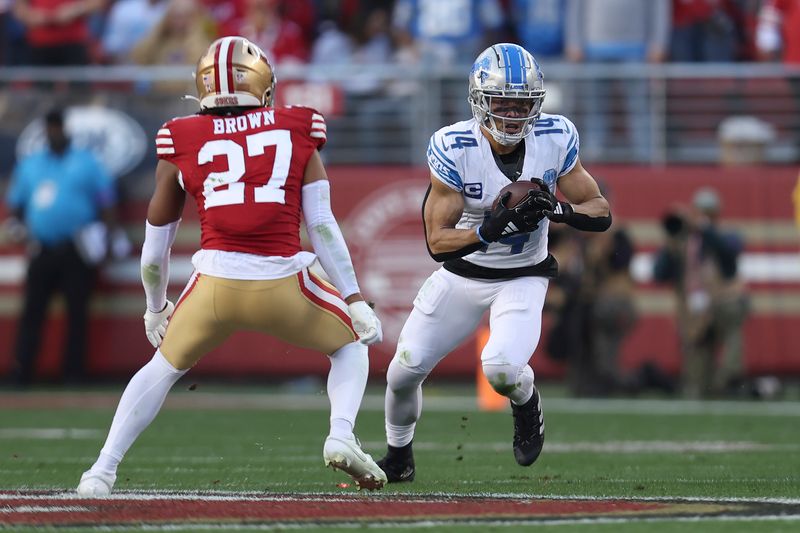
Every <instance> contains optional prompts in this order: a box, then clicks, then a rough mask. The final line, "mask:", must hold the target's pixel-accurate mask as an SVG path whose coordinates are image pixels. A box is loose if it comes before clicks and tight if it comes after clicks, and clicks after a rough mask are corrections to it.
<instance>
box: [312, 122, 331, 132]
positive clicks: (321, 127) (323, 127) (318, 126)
mask: <svg viewBox="0 0 800 533" xmlns="http://www.w3.org/2000/svg"><path fill="white" fill-rule="evenodd" d="M311 129H312V130H322V131H328V126H327V125H326V124H325V123H324V122H312V123H311Z"/></svg>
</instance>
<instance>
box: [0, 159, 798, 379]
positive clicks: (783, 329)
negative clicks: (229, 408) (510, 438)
mask: <svg viewBox="0 0 800 533" xmlns="http://www.w3.org/2000/svg"><path fill="white" fill-rule="evenodd" d="M591 171H592V173H593V174H594V175H595V176H596V177H598V178H600V179H602V181H603V182H605V183H606V184H607V185H608V187H609V190H610V197H611V203H612V210H613V213H614V223H615V224H623V225H625V226H626V228H628V229H629V230H630V231H631V233H632V234H633V235H634V238H635V242H636V246H637V253H639V254H640V255H641V257H643V258H644V257H646V256H647V255H648V254H649V253H651V252H652V251H654V250H655V249H656V248H657V246H658V245H659V243H660V235H661V233H660V226H659V220H660V217H661V215H662V214H663V213H664V212H665V211H666V210H667V209H669V208H670V207H671V206H673V205H674V204H676V203H688V202H689V201H690V199H691V197H692V194H693V193H694V191H695V190H697V189H698V188H699V187H701V186H703V185H711V186H713V187H715V188H716V189H717V190H718V191H719V192H720V196H721V198H722V201H723V205H724V220H726V221H730V223H731V224H733V225H735V226H737V227H738V228H739V229H740V230H742V231H743V233H744V234H745V235H746V250H745V254H749V257H750V258H751V259H752V260H753V263H752V264H753V265H755V266H754V268H751V269H750V279H748V288H749V290H750V292H751V295H752V296H753V299H754V303H755V305H754V312H753V314H752V315H751V317H750V318H749V319H748V322H747V325H746V330H745V350H746V357H747V364H748V368H749V370H750V372H751V373H752V374H763V373H775V374H787V373H788V374H800V272H793V271H791V270H792V269H791V268H790V269H789V271H788V272H787V269H786V268H783V269H779V268H778V267H777V266H776V267H775V272H774V275H773V273H771V272H770V267H769V265H770V262H771V261H773V259H774V258H779V259H781V260H783V261H784V264H788V265H789V266H790V267H791V266H792V265H796V264H798V263H797V262H796V259H797V255H796V254H797V251H798V250H797V244H798V238H797V232H796V229H795V227H794V216H795V207H794V205H793V203H792V195H793V190H794V187H795V184H796V182H797V171H796V169H794V168H786V167H758V168H731V169H728V168H718V167H664V168H653V167H630V166H625V167H614V166H599V165H598V166H592V167H591ZM329 173H330V176H331V182H332V184H333V200H334V212H335V213H336V215H337V218H338V219H339V221H340V224H341V225H342V228H343V231H344V233H345V235H346V237H347V239H348V242H349V243H350V245H351V251H352V254H353V258H354V262H355V264H356V269H357V271H358V272H359V275H360V283H361V286H362V290H363V292H364V293H365V294H366V295H367V296H368V297H369V298H370V299H373V300H374V301H375V302H376V304H377V308H378V311H379V313H380V316H381V319H382V320H383V323H384V328H385V331H386V340H385V342H384V343H383V344H382V345H380V346H377V347H374V348H373V349H372V350H371V364H372V374H371V375H372V377H373V379H376V380H380V379H382V375H383V374H384V373H385V369H386V367H387V365H388V362H389V360H390V358H391V355H392V353H393V350H394V346H395V341H396V339H397V335H398V333H399V331H400V328H401V327H402V324H403V321H404V319H405V317H406V316H407V314H408V312H409V309H410V305H411V302H412V300H413V298H414V295H415V293H416V290H417V288H418V287H419V286H420V284H421V283H422V281H423V280H424V279H425V277H426V276H427V275H428V274H429V273H430V272H431V271H433V270H434V269H435V268H437V265H436V264H435V263H434V262H433V261H432V260H431V259H430V258H429V257H428V255H427V252H426V249H425V245H424V243H423V240H422V239H423V236H422V227H421V219H420V204H421V198H422V195H423V194H424V192H425V189H426V187H427V170H426V169H424V168H411V167H333V168H331V169H329ZM144 211H145V203H143V202H142V203H138V204H135V205H129V206H126V208H125V213H124V215H125V219H126V221H127V222H128V223H129V224H130V228H131V229H132V233H134V232H138V231H139V230H140V228H141V225H142V220H143V218H144ZM197 230H198V228H197V216H196V213H195V212H194V207H193V204H191V202H187V209H186V213H185V216H184V221H183V224H182V235H184V237H183V238H181V236H179V239H178V241H177V242H176V246H175V248H174V249H173V264H174V265H183V269H181V268H173V273H174V274H175V275H174V276H173V277H174V281H175V283H173V284H172V285H171V286H170V295H171V297H172V298H176V297H177V295H178V294H179V293H180V291H181V289H182V283H183V282H184V281H185V278H186V275H185V271H186V269H187V268H188V258H189V257H190V256H191V253H192V252H193V251H194V250H195V247H196V243H197V237H196V233H197ZM136 244H137V245H140V244H141V243H140V242H139V243H136ZM21 252H22V251H21V249H20V248H18V247H17V248H15V247H8V246H6V247H2V245H0V259H3V260H5V261H4V263H3V264H4V265H6V267H4V268H5V269H8V268H10V267H9V266H8V265H11V264H13V263H14V261H15V260H16V259H17V258H18V256H19V255H20V254H21ZM793 258H794V259H793ZM787 259H788V260H789V261H788V263H787V262H786V260H787ZM792 260H795V263H792ZM16 264H17V265H19V262H18V261H17V263H16ZM137 264H138V258H136V257H132V258H130V259H129V260H128V261H127V262H126V263H125V264H124V265H116V266H115V267H113V268H110V269H107V271H105V272H104V274H103V276H102V279H101V282H100V287H99V290H98V293H97V296H96V298H95V301H94V302H93V312H92V316H93V320H92V324H91V335H90V353H89V368H90V371H91V373H92V375H94V376H98V377H113V378H119V377H127V376H129V375H130V374H131V373H132V372H133V371H135V370H136V369H137V368H138V367H139V366H140V365H141V364H143V363H144V362H145V361H147V360H148V359H149V358H150V356H151V355H152V348H151V347H150V345H149V344H148V343H147V340H146V339H145V336H144V334H143V331H142V321H141V314H142V312H143V306H144V298H143V294H142V291H141V287H140V285H139V282H138V279H137V277H136V275H137V273H138V271H137V268H136V266H137ZM775 264H776V265H778V260H777V259H775ZM764 265H766V268H765V267H764ZM0 273H2V272H0ZM3 274H5V275H3V276H2V278H3V279H4V280H5V281H0V302H2V306H0V375H2V374H5V373H6V372H7V371H8V369H9V367H10V364H11V361H12V357H13V355H12V345H13V340H14V337H15V333H16V320H17V316H18V315H19V309H20V305H21V302H20V289H21V288H20V286H19V281H15V280H14V276H13V275H11V274H9V272H4V273H3ZM638 289H639V290H638V296H637V302H638V303H639V304H640V313H641V315H642V316H641V319H640V321H639V323H638V324H637V326H636V328H635V330H634V332H633V333H632V334H631V335H630V337H629V338H628V339H627V340H626V342H625V345H624V348H623V353H622V364H623V366H625V367H627V368H633V367H636V366H638V365H639V364H641V363H642V362H643V361H645V360H654V361H656V362H657V363H658V364H659V365H660V366H661V367H662V368H664V369H665V370H667V371H669V372H673V373H674V372H677V371H678V369H679V366H680V356H679V353H678V343H677V339H676V332H675V325H674V323H675V321H674V316H673V314H672V311H671V307H670V302H671V294H672V293H671V291H670V290H669V289H668V288H665V287H658V286H655V285H653V284H652V283H650V282H648V281H646V280H645V281H643V282H642V283H640V285H639V287H638ZM548 322H549V319H548V318H547V317H546V319H545V332H544V335H545V336H546V335H547V324H548ZM62 333H63V321H62V319H61V311H60V307H59V306H58V305H56V306H55V310H54V312H53V316H52V318H51V319H50V321H49V322H48V323H47V325H46V330H45V332H44V335H43V339H44V340H43V349H42V354H41V356H40V358H39V374H40V376H43V377H53V376H56V375H57V374H58V368H59V361H60V353H59V351H60V344H61V335H62ZM474 344H475V341H474V339H470V340H468V341H467V342H466V343H465V344H464V345H463V346H462V347H460V348H459V349H457V350H456V352H455V353H453V354H452V355H451V356H450V357H448V358H446V359H445V360H444V361H443V362H442V364H441V365H440V366H439V367H438V368H437V370H436V375H439V376H450V377H459V378H463V377H472V376H473V375H474V371H475V364H476V354H475V346H474ZM541 345H544V342H542V343H540V346H541ZM533 366H534V369H535V371H536V373H537V375H538V376H540V377H551V378H555V377H559V376H561V375H562V374H563V370H564V369H563V367H562V365H560V364H559V363H556V362H554V361H552V360H550V359H549V357H548V356H547V354H546V353H544V352H543V350H542V349H541V348H540V349H539V350H537V353H536V354H535V356H534V359H533ZM327 369H328V361H327V360H326V358H325V357H323V356H322V355H319V354H316V353H313V352H309V351H307V350H300V349H296V348H292V347H290V346H287V345H284V344H282V343H280V342H278V341H275V340H272V339H267V338H264V337H262V336H259V335H256V334H252V333H240V334H237V335H235V336H234V337H232V338H231V339H230V340H229V341H228V342H227V343H226V344H224V345H223V346H222V347H220V348H219V349H217V350H215V351H214V352H213V353H212V354H210V355H209V356H207V357H206V359H204V360H203V361H202V362H201V363H200V364H198V366H197V367H196V369H195V370H194V371H193V373H194V374H195V375H198V376H218V377H259V378H268V379H269V378H284V377H290V376H301V375H306V374H317V375H324V374H325V373H326V372H327Z"/></svg>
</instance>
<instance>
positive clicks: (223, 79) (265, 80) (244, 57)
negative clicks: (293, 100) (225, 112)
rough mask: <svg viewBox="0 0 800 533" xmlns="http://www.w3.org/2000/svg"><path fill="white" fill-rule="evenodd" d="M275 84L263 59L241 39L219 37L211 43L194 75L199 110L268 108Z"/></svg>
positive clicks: (250, 45)
mask: <svg viewBox="0 0 800 533" xmlns="http://www.w3.org/2000/svg"><path fill="white" fill-rule="evenodd" d="M275 81H276V80H275V71H274V70H273V69H272V65H270V63H269V60H268V59H267V56H266V55H265V54H264V52H262V51H261V49H260V48H259V47H258V46H256V45H254V44H253V43H251V42H250V41H248V40H247V39H245V38H244V37H223V38H222V39H217V40H216V41H214V42H213V43H211V46H209V47H208V50H207V51H206V52H205V53H204V54H203V55H202V57H200V60H199V61H198V62H197V69H196V71H195V84H196V85H197V95H198V97H199V100H200V109H208V108H212V107H228V106H270V105H272V99H273V97H274V94H275Z"/></svg>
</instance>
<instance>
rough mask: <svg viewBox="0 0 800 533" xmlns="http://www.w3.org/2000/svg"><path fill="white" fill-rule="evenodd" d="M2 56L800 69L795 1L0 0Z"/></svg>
mask: <svg viewBox="0 0 800 533" xmlns="http://www.w3.org/2000/svg"><path fill="white" fill-rule="evenodd" d="M0 29H2V31H1V32H0V35H2V39H1V40H0V64H3V65H75V64H141V65H153V64H159V65H163V64H188V63H194V62H195V61H196V58H197V57H198V56H199V55H200V53H201V52H202V51H203V50H204V49H205V47H206V46H207V44H208V42H209V41H211V40H213V39H215V38H217V37H223V36H227V35H242V36H244V37H246V38H248V39H250V40H251V41H253V42H254V43H256V44H258V45H259V46H260V47H261V48H262V49H263V50H264V51H265V52H266V53H267V55H268V57H269V58H270V60H271V61H273V62H274V63H277V64H284V63H291V62H295V63H304V64H342V63H357V64H375V63H382V64H386V63H398V62H399V63H413V62H415V61H418V60H420V59H421V58H428V59H436V60H440V61H450V62H455V63H456V64H467V63H469V62H471V61H472V60H473V59H474V57H475V56H476V55H477V54H478V52H479V51H480V50H482V49H483V48H484V47H485V46H486V44H487V43H490V42H498V41H511V42H517V43H519V44H521V45H522V46H524V47H525V48H526V49H528V50H529V51H530V52H532V53H533V54H534V56H535V57H537V58H539V59H546V60H550V59H552V60H568V61H646V62H663V61H671V62H702V61H708V62H733V61H761V60H782V61H784V62H786V63H794V64H800V2H798V1H797V0H648V1H642V0H0Z"/></svg>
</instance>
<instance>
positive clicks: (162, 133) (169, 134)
mask: <svg viewBox="0 0 800 533" xmlns="http://www.w3.org/2000/svg"><path fill="white" fill-rule="evenodd" d="M156 135H157V136H159V137H161V136H162V135H167V136H171V135H172V132H171V131H169V130H168V129H167V128H161V129H160V130H158V132H157V133H156Z"/></svg>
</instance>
